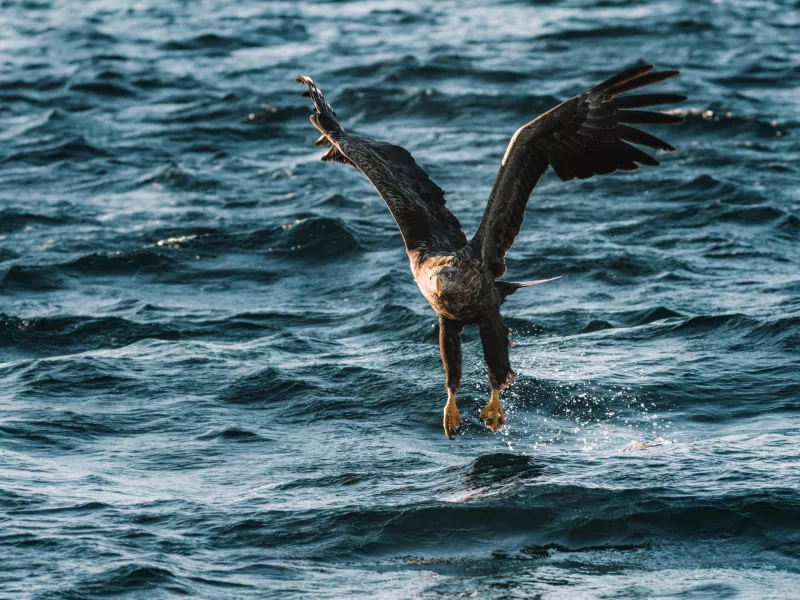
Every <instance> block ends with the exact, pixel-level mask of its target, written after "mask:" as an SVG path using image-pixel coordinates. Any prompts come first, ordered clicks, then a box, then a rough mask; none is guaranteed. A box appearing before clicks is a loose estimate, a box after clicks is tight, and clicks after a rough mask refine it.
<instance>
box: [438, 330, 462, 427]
mask: <svg viewBox="0 0 800 600" xmlns="http://www.w3.org/2000/svg"><path fill="white" fill-rule="evenodd" d="M463 329H464V324H463V323H461V322H459V321H453V320H451V319H446V318H444V317H439V349H440V350H441V353H442V365H443V366H444V385H445V387H446V388H447V404H445V405H444V434H445V435H446V436H447V437H449V438H450V439H451V440H453V439H455V437H456V435H458V430H459V428H460V427H461V415H460V414H459V413H458V409H457V408H456V392H457V391H458V389H459V388H460V387H461V331H462V330H463Z"/></svg>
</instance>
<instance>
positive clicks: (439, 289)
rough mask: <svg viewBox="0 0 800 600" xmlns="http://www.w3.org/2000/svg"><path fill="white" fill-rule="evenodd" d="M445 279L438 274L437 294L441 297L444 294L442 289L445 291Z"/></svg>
mask: <svg viewBox="0 0 800 600" xmlns="http://www.w3.org/2000/svg"><path fill="white" fill-rule="evenodd" d="M443 279H444V278H443V277H442V276H441V275H437V276H436V295H437V296H440V297H441V295H442V291H444V281H443Z"/></svg>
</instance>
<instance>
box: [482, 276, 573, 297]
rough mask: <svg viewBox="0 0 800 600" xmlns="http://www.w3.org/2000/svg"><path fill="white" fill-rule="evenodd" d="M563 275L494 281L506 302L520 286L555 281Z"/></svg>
mask: <svg viewBox="0 0 800 600" xmlns="http://www.w3.org/2000/svg"><path fill="white" fill-rule="evenodd" d="M562 277H563V275H559V276H558V277H551V278H550V279H536V280H534V281H503V280H502V279H498V280H496V281H495V282H494V285H495V287H497V290H498V291H499V292H500V296H501V297H502V301H503V302H505V299H506V298H508V297H509V296H510V295H511V294H513V293H514V292H516V291H517V290H518V289H519V288H524V287H530V286H532V285H539V284H540V283H547V282H548V281H555V280H556V279H561V278H562Z"/></svg>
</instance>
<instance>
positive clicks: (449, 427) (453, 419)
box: [444, 392, 461, 440]
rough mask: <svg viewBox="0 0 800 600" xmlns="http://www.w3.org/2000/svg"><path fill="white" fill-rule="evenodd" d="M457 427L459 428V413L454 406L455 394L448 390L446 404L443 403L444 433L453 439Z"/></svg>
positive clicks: (456, 433) (456, 432)
mask: <svg viewBox="0 0 800 600" xmlns="http://www.w3.org/2000/svg"><path fill="white" fill-rule="evenodd" d="M459 429H461V413H459V412H458V408H456V395H455V394H453V393H450V392H448V394H447V404H445V405H444V434H445V435H446V436H447V437H449V438H450V439H451V440H454V439H455V438H456V436H457V435H458V430H459Z"/></svg>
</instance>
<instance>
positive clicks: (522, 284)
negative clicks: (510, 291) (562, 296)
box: [509, 275, 563, 287]
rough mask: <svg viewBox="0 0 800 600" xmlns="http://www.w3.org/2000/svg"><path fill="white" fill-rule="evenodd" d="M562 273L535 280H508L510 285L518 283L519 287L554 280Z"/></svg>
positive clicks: (560, 276)
mask: <svg viewBox="0 0 800 600" xmlns="http://www.w3.org/2000/svg"><path fill="white" fill-rule="evenodd" d="M562 277H563V275H559V276H558V277H551V278H550V279H537V280H535V281H509V283H510V284H512V285H518V286H519V287H528V286H531V285H539V284H540V283H547V282H548V281H555V280H556V279H561V278H562Z"/></svg>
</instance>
